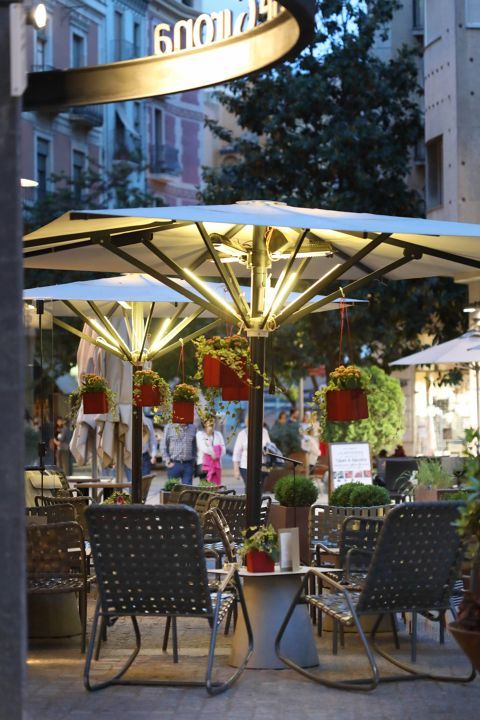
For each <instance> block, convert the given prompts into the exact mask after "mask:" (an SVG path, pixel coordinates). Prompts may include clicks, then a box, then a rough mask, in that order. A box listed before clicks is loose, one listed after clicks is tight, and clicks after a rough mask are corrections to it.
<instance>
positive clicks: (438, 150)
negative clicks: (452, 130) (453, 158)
mask: <svg viewBox="0 0 480 720" xmlns="http://www.w3.org/2000/svg"><path fill="white" fill-rule="evenodd" d="M442 204H443V137H442V136H441V135H439V136H438V137H436V138H434V139H433V140H430V141H429V142H428V143H427V210H432V209H433V208H436V207H439V206H440V205H442Z"/></svg>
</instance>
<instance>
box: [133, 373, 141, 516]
mask: <svg viewBox="0 0 480 720" xmlns="http://www.w3.org/2000/svg"><path fill="white" fill-rule="evenodd" d="M141 369H142V366H141V365H134V366H133V372H135V371H136V370H141ZM142 445H143V408H142V407H140V406H139V405H136V404H135V403H133V404H132V502H133V503H141V502H142Z"/></svg>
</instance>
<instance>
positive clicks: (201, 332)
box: [148, 319, 222, 360]
mask: <svg viewBox="0 0 480 720" xmlns="http://www.w3.org/2000/svg"><path fill="white" fill-rule="evenodd" d="M221 322H222V320H221V319H218V320H214V321H213V322H211V323H209V324H208V325H205V327H202V328H200V329H199V330H195V332H193V333H190V335H187V336H186V337H184V338H181V339H180V340H177V341H176V342H174V343H173V344H172V345H169V346H168V347H164V348H162V349H161V350H159V351H158V352H156V353H154V354H153V355H151V356H149V358H148V359H149V360H154V359H155V358H159V357H162V356H163V355H166V354H167V353H169V352H171V351H172V350H176V349H177V348H179V347H180V346H181V345H186V344H187V343H188V342H190V341H191V340H195V338H197V337H200V335H205V334H206V333H208V332H210V330H213V329H214V328H216V327H218V326H219V325H220V323H221Z"/></svg>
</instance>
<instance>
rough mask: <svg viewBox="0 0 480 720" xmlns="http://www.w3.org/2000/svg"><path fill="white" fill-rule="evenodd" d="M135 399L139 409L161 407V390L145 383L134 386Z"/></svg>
mask: <svg viewBox="0 0 480 720" xmlns="http://www.w3.org/2000/svg"><path fill="white" fill-rule="evenodd" d="M133 397H134V401H135V405H136V406H137V407H154V406H155V405H160V402H161V398H160V389H159V388H158V387H157V386H156V385H150V384H147V383H144V384H143V385H134V387H133Z"/></svg>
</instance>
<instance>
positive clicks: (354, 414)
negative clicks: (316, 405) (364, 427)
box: [326, 390, 368, 422]
mask: <svg viewBox="0 0 480 720" xmlns="http://www.w3.org/2000/svg"><path fill="white" fill-rule="evenodd" d="M326 402H327V420H333V421H334V422H351V421H353V420H365V419H366V418H368V403H367V396H366V394H365V392H364V390H330V391H329V392H327V395H326Z"/></svg>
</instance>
